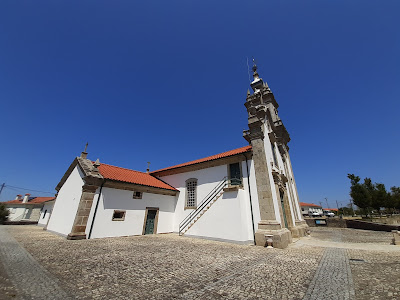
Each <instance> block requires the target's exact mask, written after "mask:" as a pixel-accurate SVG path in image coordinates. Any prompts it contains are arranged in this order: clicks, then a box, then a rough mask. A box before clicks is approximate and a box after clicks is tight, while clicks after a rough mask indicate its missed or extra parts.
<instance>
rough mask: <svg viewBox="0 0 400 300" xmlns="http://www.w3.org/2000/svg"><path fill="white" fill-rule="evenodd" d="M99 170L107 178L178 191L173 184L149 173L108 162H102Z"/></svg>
mask: <svg viewBox="0 0 400 300" xmlns="http://www.w3.org/2000/svg"><path fill="white" fill-rule="evenodd" d="M99 170H100V174H101V175H102V176H103V177H104V178H106V179H111V180H116V181H122V182H128V183H134V184H140V185H146V186H151V187H156V188H160V189H166V190H172V191H177V189H176V188H174V187H173V186H170V185H169V184H166V183H165V182H163V181H161V180H159V179H157V178H155V177H153V176H151V175H150V174H147V173H143V172H139V171H134V170H130V169H125V168H121V167H116V166H111V165H107V164H100V166H99Z"/></svg>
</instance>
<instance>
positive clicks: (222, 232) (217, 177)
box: [161, 160, 259, 242]
mask: <svg viewBox="0 0 400 300" xmlns="http://www.w3.org/2000/svg"><path fill="white" fill-rule="evenodd" d="M248 163H249V168H251V164H252V161H251V160H249V162H248ZM241 166H242V175H243V187H244V189H239V190H238V191H230V192H224V194H223V195H222V196H221V197H220V198H219V199H218V200H217V201H216V202H215V203H214V204H213V205H212V206H211V208H210V209H209V210H207V211H206V212H205V213H204V214H203V215H202V216H201V218H200V219H199V220H198V221H197V222H196V223H195V224H194V225H193V226H192V227H191V228H190V229H189V230H188V231H187V233H186V235H195V236H200V237H206V238H214V239H221V240H232V241H237V242H247V241H249V240H250V241H252V240H253V231H252V228H251V224H252V222H251V214H250V204H249V196H248V184H247V171H246V165H245V162H242V163H241ZM227 175H228V166H227V165H221V166H216V167H211V168H206V169H201V170H196V171H191V172H185V173H180V174H174V175H168V176H163V177H161V179H162V180H164V181H165V182H167V183H169V184H170V185H172V186H174V187H175V188H177V189H178V190H179V191H180V193H179V196H178V199H177V205H176V210H175V220H174V231H175V232H178V231H179V223H180V222H181V221H182V220H183V219H184V218H185V217H186V216H187V215H189V214H190V213H191V212H192V211H193V210H194V209H185V202H186V180H187V179H190V178H196V179H197V205H199V204H200V203H201V202H202V201H203V200H204V199H205V197H206V196H207V195H208V193H209V192H210V191H211V190H213V189H214V188H215V187H216V186H217V185H218V183H220V182H221V180H222V179H223V178H224V177H225V176H227ZM251 179H252V180H253V181H254V180H255V177H253V178H251ZM250 184H251V186H254V188H253V190H252V194H254V192H255V194H254V195H253V198H254V199H257V196H256V187H255V181H254V182H252V181H251V182H250ZM255 202H256V201H255ZM255 202H253V207H254V210H255V211H256V214H257V213H258V215H259V212H258V203H255ZM256 206H257V208H256ZM258 219H259V218H258Z"/></svg>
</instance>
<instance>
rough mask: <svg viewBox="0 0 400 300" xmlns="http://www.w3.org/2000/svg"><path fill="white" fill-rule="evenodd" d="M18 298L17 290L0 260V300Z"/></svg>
mask: <svg viewBox="0 0 400 300" xmlns="http://www.w3.org/2000/svg"><path fill="white" fill-rule="evenodd" d="M10 299H18V298H17V291H16V289H15V286H14V284H13V283H12V282H11V280H10V278H9V277H8V275H7V272H6V270H5V268H4V266H3V264H2V263H1V260H0V300H10Z"/></svg>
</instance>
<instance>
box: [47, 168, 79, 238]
mask: <svg viewBox="0 0 400 300" xmlns="http://www.w3.org/2000/svg"><path fill="white" fill-rule="evenodd" d="M82 178H83V173H82V171H81V170H80V169H79V167H78V166H76V167H75V168H74V170H73V171H72V172H71V174H70V175H69V177H68V178H67V180H66V181H65V183H64V185H63V186H62V187H61V189H60V191H59V192H58V195H57V199H56V201H55V203H54V208H53V212H52V214H51V218H50V220H49V223H48V225H47V230H49V231H54V232H57V233H59V234H62V235H68V234H69V233H70V232H71V229H72V225H73V223H74V220H75V215H76V211H77V210H78V206H79V202H80V199H81V195H82V186H83V184H84V181H83V179H82Z"/></svg>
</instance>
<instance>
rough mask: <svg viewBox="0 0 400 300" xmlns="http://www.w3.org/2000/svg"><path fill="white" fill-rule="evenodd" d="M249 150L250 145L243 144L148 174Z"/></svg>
mask: <svg viewBox="0 0 400 300" xmlns="http://www.w3.org/2000/svg"><path fill="white" fill-rule="evenodd" d="M249 151H251V146H245V147H241V148H238V149H234V150H230V151H226V152H223V153H219V154H216V155H212V156H208V157H205V158H200V159H196V160H192V161H189V162H186V163H183V164H179V165H175V166H172V167H168V168H163V169H159V170H156V171H153V172H150V174H154V173H158V172H161V171H166V170H172V169H177V168H181V167H186V166H190V165H195V164H199V163H202V162H206V161H211V160H216V159H220V158H224V157H229V156H233V155H236V154H241V153H246V152H249Z"/></svg>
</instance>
